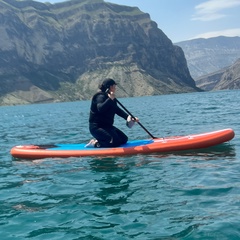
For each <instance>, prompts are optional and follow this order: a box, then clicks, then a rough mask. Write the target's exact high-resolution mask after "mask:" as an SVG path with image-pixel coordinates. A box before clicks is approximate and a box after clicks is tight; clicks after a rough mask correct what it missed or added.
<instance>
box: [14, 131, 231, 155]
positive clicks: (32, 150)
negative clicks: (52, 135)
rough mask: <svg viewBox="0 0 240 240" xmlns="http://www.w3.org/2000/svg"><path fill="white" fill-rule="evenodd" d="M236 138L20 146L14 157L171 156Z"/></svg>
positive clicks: (220, 134) (216, 134) (217, 134)
mask: <svg viewBox="0 0 240 240" xmlns="http://www.w3.org/2000/svg"><path fill="white" fill-rule="evenodd" d="M234 135H235V134H234V131H233V130H232V129H223V130H219V131H213V132H207V133H201V134H192V135H188V136H177V137H166V138H154V139H146V140H134V141H129V142H127V143H126V144H124V145H122V146H120V147H116V148H94V147H93V148H86V147H85V146H86V144H56V145H55V144H54V145H20V146H15V147H13V148H12V149H11V155H12V156H13V157H14V158H21V159H41V158H56V157H57V158H67V157H85V156H102V157H104V156H124V155H135V154H148V153H157V152H159V153H164V152H166V153H168V152H176V151H184V150H193V149H200V148H208V147H212V146H215V145H218V144H221V143H224V142H227V141H230V140H231V139H233V138H234Z"/></svg>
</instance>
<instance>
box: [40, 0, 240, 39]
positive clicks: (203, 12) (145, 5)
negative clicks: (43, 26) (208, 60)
mask: <svg viewBox="0 0 240 240" xmlns="http://www.w3.org/2000/svg"><path fill="white" fill-rule="evenodd" d="M37 1H38V2H50V3H56V2H62V1H64V0H37ZM104 1H105V2H110V3H115V4H119V5H126V6H132V7H138V8H139V9H140V10H141V11H142V12H145V13H149V15H150V18H151V20H153V21H154V22H156V23H157V24H158V28H159V29H161V30H162V31H163V32H164V33H165V34H166V35H167V37H168V38H169V39H170V40H171V41H172V42H173V43H177V42H181V41H185V40H190V39H195V38H210V37H217V36H228V37H234V36H240V14H239V13H240V0H104Z"/></svg>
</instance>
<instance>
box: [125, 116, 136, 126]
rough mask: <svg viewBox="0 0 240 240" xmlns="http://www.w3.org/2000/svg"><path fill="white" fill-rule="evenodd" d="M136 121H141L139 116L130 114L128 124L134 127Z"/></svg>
mask: <svg viewBox="0 0 240 240" xmlns="http://www.w3.org/2000/svg"><path fill="white" fill-rule="evenodd" d="M135 122H139V119H138V118H137V117H132V116H130V115H129V116H128V118H127V126H128V127H129V128H132V127H133V125H134V124H135Z"/></svg>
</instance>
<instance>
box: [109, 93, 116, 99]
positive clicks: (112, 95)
mask: <svg viewBox="0 0 240 240" xmlns="http://www.w3.org/2000/svg"><path fill="white" fill-rule="evenodd" d="M108 97H109V98H111V99H112V100H113V99H114V98H115V93H114V92H108Z"/></svg>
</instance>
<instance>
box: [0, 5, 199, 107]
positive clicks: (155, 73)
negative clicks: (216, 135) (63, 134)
mask: <svg viewBox="0 0 240 240" xmlns="http://www.w3.org/2000/svg"><path fill="white" fill-rule="evenodd" d="M0 23H1V24H0V36H1V41H0V81H1V86H0V96H1V99H3V98H4V97H5V96H6V95H7V94H10V93H11V94H13V95H14V96H15V99H14V101H15V102H14V103H13V104H17V100H16V99H18V97H19V98H20V100H19V102H21V97H20V95H21V96H23V95H24V94H23V95H22V94H20V95H19V94H16V93H17V91H19V90H20V89H19V81H20V82H21V81H25V82H26V81H28V84H29V86H31V87H29V88H28V89H25V90H23V93H24V91H25V92H28V91H33V89H35V94H34V96H35V97H33V95H31V98H29V99H28V100H27V101H29V102H30V103H31V102H36V101H37V102H39V99H42V100H41V101H51V99H52V101H56V100H58V101H65V100H72V101H74V100H79V99H89V98H90V97H91V96H92V94H93V93H94V92H95V91H96V89H97V86H98V83H99V82H100V81H101V80H103V79H104V78H106V77H112V78H114V79H116V81H117V82H119V85H120V86H121V87H122V88H124V89H126V91H125V92H124V91H122V92H121V91H119V96H141V95H154V94H168V93H180V92H189V91H197V90H198V89H197V88H196V86H195V82H194V81H193V79H192V78H191V76H190V74H189V71H188V68H187V63H186V60H185V57H184V54H183V51H182V49H181V48H180V47H178V46H174V45H173V44H172V42H171V41H170V40H169V39H168V38H167V36H166V35H165V34H164V33H163V32H162V31H161V30H160V29H159V28H158V27H157V24H156V23H155V22H153V21H151V19H150V16H149V14H147V13H143V12H141V11H140V10H139V9H138V8H135V7H127V6H120V5H116V4H110V3H105V2H104V1H103V0H95V1H92V0H72V1H67V2H62V3H58V4H49V3H46V4H44V3H39V2H34V1H16V0H0ZM21 79H22V80H21ZM33 87H36V88H33ZM36 89H39V94H41V96H42V97H41V98H40V97H39V96H38V93H37V92H38V91H36ZM40 90H41V91H40ZM21 91H22V90H21ZM40 92H41V93H40ZM43 92H45V93H46V94H43ZM26 96H27V94H26ZM44 96H45V97H44ZM0 103H1V102H0ZM2 103H3V101H2Z"/></svg>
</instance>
